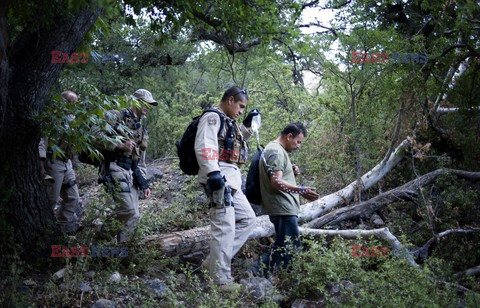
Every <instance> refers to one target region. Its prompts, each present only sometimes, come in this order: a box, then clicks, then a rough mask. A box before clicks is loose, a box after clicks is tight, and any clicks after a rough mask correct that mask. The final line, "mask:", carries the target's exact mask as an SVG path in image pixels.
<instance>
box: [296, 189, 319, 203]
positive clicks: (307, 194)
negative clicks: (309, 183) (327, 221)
mask: <svg viewBox="0 0 480 308" xmlns="http://www.w3.org/2000/svg"><path fill="white" fill-rule="evenodd" d="M300 195H301V196H302V197H304V198H305V199H307V200H308V201H315V200H317V199H318V198H320V195H319V194H317V193H316V192H315V188H313V187H304V188H303V189H302V191H301V192H300Z"/></svg>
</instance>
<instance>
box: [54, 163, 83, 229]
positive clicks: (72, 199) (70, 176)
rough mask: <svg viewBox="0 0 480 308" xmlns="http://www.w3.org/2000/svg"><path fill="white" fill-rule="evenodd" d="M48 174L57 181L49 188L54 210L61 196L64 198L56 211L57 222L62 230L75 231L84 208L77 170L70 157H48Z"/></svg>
mask: <svg viewBox="0 0 480 308" xmlns="http://www.w3.org/2000/svg"><path fill="white" fill-rule="evenodd" d="M45 172H46V174H48V175H50V176H51V177H52V178H53V179H54V180H55V182H54V183H53V184H52V185H49V186H48V188H47V192H48V199H49V203H50V205H51V207H52V210H54V209H55V207H56V205H57V203H58V201H59V197H61V198H62V200H61V202H60V207H59V209H58V211H57V212H56V216H57V223H58V224H59V225H60V229H61V230H62V232H74V231H76V230H77V229H78V227H79V223H78V217H77V215H78V216H80V215H81V213H82V212H83V210H82V209H81V208H80V204H79V199H80V198H79V194H78V187H77V184H76V182H75V181H76V179H75V171H73V168H72V161H71V160H70V159H68V160H66V161H63V160H60V159H51V158H47V161H46V165H45Z"/></svg>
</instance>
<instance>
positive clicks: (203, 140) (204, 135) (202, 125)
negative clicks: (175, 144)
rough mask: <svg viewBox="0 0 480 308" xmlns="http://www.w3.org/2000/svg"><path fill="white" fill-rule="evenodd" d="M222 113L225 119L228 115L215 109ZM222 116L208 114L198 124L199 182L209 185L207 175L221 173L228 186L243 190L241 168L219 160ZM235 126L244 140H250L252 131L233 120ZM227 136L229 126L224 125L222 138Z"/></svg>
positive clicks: (212, 113)
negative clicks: (214, 172)
mask: <svg viewBox="0 0 480 308" xmlns="http://www.w3.org/2000/svg"><path fill="white" fill-rule="evenodd" d="M214 108H215V109H217V110H218V111H220V112H221V113H222V114H223V115H224V117H225V118H226V117H227V115H226V114H225V113H224V112H223V111H222V110H221V109H219V108H218V107H214ZM220 121H221V119H220V116H219V115H218V114H216V113H215V112H208V113H206V114H204V115H203V116H202V117H201V118H200V121H199V122H198V127H197V135H196V137H195V155H196V157H197V161H198V165H199V167H200V169H199V170H198V182H199V183H201V184H206V183H207V174H209V173H210V172H213V171H220V172H221V173H222V175H224V176H225V178H226V180H227V184H228V185H229V186H230V187H231V188H233V189H236V190H241V189H242V175H241V173H240V168H239V167H238V166H237V165H236V164H234V163H227V162H224V161H219V160H218V135H219V130H220ZM232 122H233V125H234V126H236V129H235V131H239V132H240V133H241V134H242V136H243V138H244V140H248V138H250V137H251V136H252V131H251V130H250V129H248V128H246V127H245V125H243V124H240V125H238V124H237V123H236V122H235V121H234V120H232ZM226 135H227V125H226V124H225V125H223V129H222V131H221V132H220V136H221V137H222V138H225V136H226Z"/></svg>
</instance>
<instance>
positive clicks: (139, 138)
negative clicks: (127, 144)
mask: <svg viewBox="0 0 480 308" xmlns="http://www.w3.org/2000/svg"><path fill="white" fill-rule="evenodd" d="M106 119H107V123H108V124H107V125H108V126H109V127H107V130H112V129H115V131H116V132H117V134H119V135H121V136H124V137H126V136H128V138H129V139H130V140H133V141H134V142H135V147H134V149H133V150H132V151H131V152H119V151H118V150H115V149H116V147H117V145H118V144H119V143H115V142H111V140H112V137H108V135H107V134H106V133H105V132H103V131H102V130H101V129H100V128H99V127H98V126H95V127H93V128H92V131H93V132H94V135H95V136H96V137H97V138H96V139H95V142H94V146H95V147H96V148H97V149H99V150H101V151H109V152H116V153H118V154H119V155H123V156H127V157H131V158H132V159H133V160H138V168H139V169H140V173H141V174H142V176H143V177H144V178H147V165H146V163H145V156H146V149H147V145H148V132H147V130H146V129H145V128H144V127H143V126H142V125H140V127H138V128H136V129H134V127H133V124H134V123H135V122H140V119H139V118H137V117H136V116H135V114H134V113H133V112H132V113H131V117H124V116H123V114H122V112H120V111H118V110H110V111H108V112H107V113H106ZM119 124H121V125H120V126H119ZM122 125H123V126H127V127H128V128H129V129H130V130H131V131H130V132H127V131H126V130H125V131H124V130H122ZM106 140H109V141H110V142H106ZM123 142H124V141H121V142H120V143H123Z"/></svg>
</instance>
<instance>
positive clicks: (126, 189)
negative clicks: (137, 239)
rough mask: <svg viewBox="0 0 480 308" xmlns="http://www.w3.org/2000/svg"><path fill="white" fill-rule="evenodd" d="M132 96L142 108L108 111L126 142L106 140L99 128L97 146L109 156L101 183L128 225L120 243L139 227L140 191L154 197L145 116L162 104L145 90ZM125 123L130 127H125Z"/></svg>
mask: <svg viewBox="0 0 480 308" xmlns="http://www.w3.org/2000/svg"><path fill="white" fill-rule="evenodd" d="M132 97H133V99H135V100H138V101H140V104H141V106H140V107H136V106H132V107H130V108H128V109H123V110H122V111H118V110H110V111H109V112H108V113H107V114H106V118H107V122H108V123H109V124H110V126H111V128H112V129H114V130H115V131H116V132H117V134H120V135H121V136H123V137H124V139H123V141H122V142H118V143H105V142H104V140H106V138H105V137H106V135H107V134H106V133H104V132H100V131H99V129H98V127H97V128H95V130H96V134H97V136H98V137H99V138H97V140H96V142H95V147H96V148H97V149H99V150H101V151H102V153H103V155H104V158H105V159H104V161H103V163H102V165H101V167H100V175H101V179H100V182H102V183H103V184H104V185H105V186H106V188H107V190H109V191H110V192H111V193H112V196H113V199H114V201H115V202H116V207H115V210H114V216H115V218H116V219H117V220H118V221H120V222H121V223H123V224H124V228H123V229H122V230H121V231H120V232H119V233H118V234H117V241H118V242H119V243H122V242H125V241H127V240H129V239H130V238H131V235H132V234H133V232H134V230H135V228H136V227H137V224H138V221H139V219H140V212H139V210H138V199H139V191H143V195H144V197H145V198H149V197H150V188H149V185H148V181H147V180H146V177H147V166H146V164H145V153H146V149H147V145H148V132H147V130H146V129H145V127H144V126H143V125H142V122H141V119H142V118H143V117H145V116H146V115H147V112H148V109H149V108H150V106H157V105H158V103H157V102H156V101H155V100H154V99H153V97H152V94H151V93H150V92H149V91H147V90H145V89H138V90H137V91H135V93H133V96H132ZM149 105H150V106H149ZM124 126H126V127H128V130H127V129H123V127H124ZM102 135H103V136H102Z"/></svg>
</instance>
